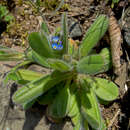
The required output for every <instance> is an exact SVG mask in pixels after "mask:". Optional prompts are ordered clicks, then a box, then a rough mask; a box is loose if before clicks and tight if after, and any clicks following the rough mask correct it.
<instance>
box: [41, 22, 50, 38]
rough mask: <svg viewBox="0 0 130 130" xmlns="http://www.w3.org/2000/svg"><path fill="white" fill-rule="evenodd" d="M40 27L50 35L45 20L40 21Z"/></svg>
mask: <svg viewBox="0 0 130 130" xmlns="http://www.w3.org/2000/svg"><path fill="white" fill-rule="evenodd" d="M41 29H42V30H43V31H44V32H45V33H46V34H47V36H49V35H50V32H49V30H48V27H47V24H46V23H45V22H42V25H41Z"/></svg>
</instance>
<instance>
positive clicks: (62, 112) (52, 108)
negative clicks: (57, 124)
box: [48, 80, 70, 118]
mask: <svg viewBox="0 0 130 130" xmlns="http://www.w3.org/2000/svg"><path fill="white" fill-rule="evenodd" d="M69 86H70V80H68V81H67V82H66V85H65V87H64V88H63V89H61V91H60V92H59V94H58V95H57V96H56V98H55V99H54V101H53V103H52V104H50V105H49V106H48V115H49V116H51V117H53V118H63V117H65V116H66V115H67V113H68V108H69V100H70V90H69Z"/></svg>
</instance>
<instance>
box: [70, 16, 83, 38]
mask: <svg viewBox="0 0 130 130" xmlns="http://www.w3.org/2000/svg"><path fill="white" fill-rule="evenodd" d="M68 28H69V35H70V37H71V38H78V37H81V36H82V34H83V33H82V29H81V26H80V24H79V22H78V21H76V20H75V19H72V18H71V19H68Z"/></svg>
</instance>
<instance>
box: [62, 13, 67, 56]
mask: <svg viewBox="0 0 130 130" xmlns="http://www.w3.org/2000/svg"><path fill="white" fill-rule="evenodd" d="M62 31H63V32H62V35H63V50H62V54H68V25H67V15H66V13H64V14H63V15H62Z"/></svg>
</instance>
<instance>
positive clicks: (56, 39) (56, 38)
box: [51, 36, 59, 43]
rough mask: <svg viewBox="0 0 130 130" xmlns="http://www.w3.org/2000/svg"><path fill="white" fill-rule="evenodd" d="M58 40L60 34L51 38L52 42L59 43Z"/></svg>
mask: <svg viewBox="0 0 130 130" xmlns="http://www.w3.org/2000/svg"><path fill="white" fill-rule="evenodd" d="M58 41H59V37H58V36H54V37H52V38H51V42H52V43H58Z"/></svg>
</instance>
